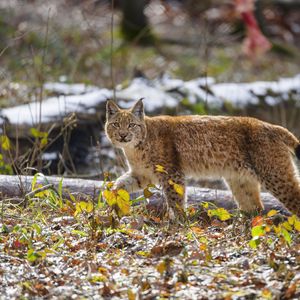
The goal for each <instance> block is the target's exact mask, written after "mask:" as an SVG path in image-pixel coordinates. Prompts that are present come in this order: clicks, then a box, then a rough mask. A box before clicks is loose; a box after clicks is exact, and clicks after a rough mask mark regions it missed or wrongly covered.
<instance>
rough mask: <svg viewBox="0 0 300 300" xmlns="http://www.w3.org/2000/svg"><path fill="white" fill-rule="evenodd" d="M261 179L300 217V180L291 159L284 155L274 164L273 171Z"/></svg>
mask: <svg viewBox="0 0 300 300" xmlns="http://www.w3.org/2000/svg"><path fill="white" fill-rule="evenodd" d="M260 177H261V182H262V183H263V185H264V186H265V188H266V189H267V190H268V191H269V192H270V193H271V194H272V195H273V196H274V197H276V198H277V199H278V200H279V201H280V202H281V203H283V204H284V205H285V207H286V208H287V209H288V210H289V211H290V212H291V213H293V214H296V215H297V216H298V217H300V180H299V175H298V171H297V169H296V166H295V165H294V163H293V161H292V159H291V157H287V155H283V156H282V158H281V159H280V161H278V162H272V169H271V170H269V172H268V174H265V175H263V176H260Z"/></svg>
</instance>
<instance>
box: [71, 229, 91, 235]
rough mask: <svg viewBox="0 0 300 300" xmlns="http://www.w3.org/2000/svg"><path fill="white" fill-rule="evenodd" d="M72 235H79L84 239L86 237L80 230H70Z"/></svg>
mask: <svg viewBox="0 0 300 300" xmlns="http://www.w3.org/2000/svg"><path fill="white" fill-rule="evenodd" d="M71 232H72V233H73V234H78V235H80V236H81V237H86V236H88V234H87V233H86V232H84V231H82V230H75V229H74V230H72V231H71Z"/></svg>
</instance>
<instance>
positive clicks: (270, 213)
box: [267, 209, 278, 218]
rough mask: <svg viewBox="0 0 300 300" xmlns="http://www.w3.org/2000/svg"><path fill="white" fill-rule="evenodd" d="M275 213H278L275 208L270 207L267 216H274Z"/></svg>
mask: <svg viewBox="0 0 300 300" xmlns="http://www.w3.org/2000/svg"><path fill="white" fill-rule="evenodd" d="M277 213H278V211H277V210H275V209H271V210H270V211H269V212H268V214H267V216H268V217H269V218H271V217H273V216H275V215H276V214H277Z"/></svg>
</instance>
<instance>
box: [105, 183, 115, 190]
mask: <svg viewBox="0 0 300 300" xmlns="http://www.w3.org/2000/svg"><path fill="white" fill-rule="evenodd" d="M113 186H114V183H113V182H112V181H110V182H108V183H107V184H106V187H107V188H108V189H111V188H112V187H113Z"/></svg>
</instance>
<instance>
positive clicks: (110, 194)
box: [102, 190, 117, 206]
mask: <svg viewBox="0 0 300 300" xmlns="http://www.w3.org/2000/svg"><path fill="white" fill-rule="evenodd" d="M102 194H103V197H104V198H105V200H106V202H107V204H108V205H109V206H113V205H114V204H116V203H117V195H116V193H115V192H114V191H109V190H105V191H103V193H102Z"/></svg>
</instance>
